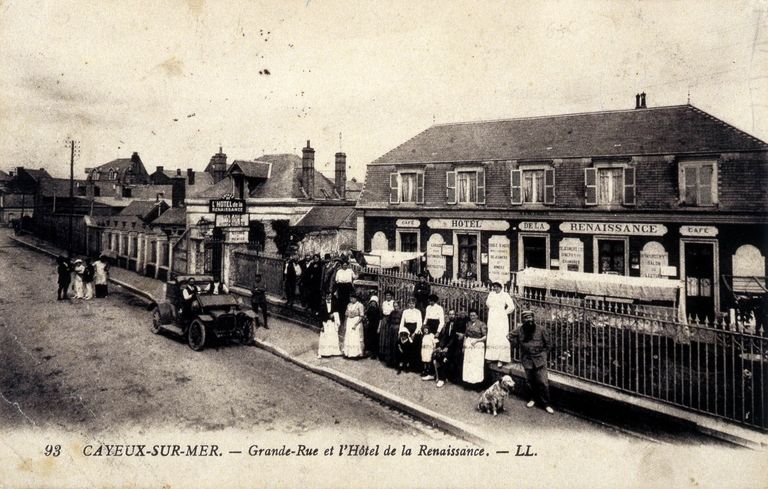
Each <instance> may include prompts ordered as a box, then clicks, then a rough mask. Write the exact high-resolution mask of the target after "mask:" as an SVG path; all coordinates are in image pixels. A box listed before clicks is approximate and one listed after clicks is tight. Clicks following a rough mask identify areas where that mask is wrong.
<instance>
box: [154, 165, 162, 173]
mask: <svg viewBox="0 0 768 489" xmlns="http://www.w3.org/2000/svg"><path fill="white" fill-rule="evenodd" d="M155 172H156V173H163V167H162V166H158V167H157V170H156V171H155Z"/></svg>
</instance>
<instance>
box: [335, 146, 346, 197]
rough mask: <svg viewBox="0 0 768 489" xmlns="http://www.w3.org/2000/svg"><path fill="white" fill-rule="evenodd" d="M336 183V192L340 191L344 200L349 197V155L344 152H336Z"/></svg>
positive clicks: (340, 195)
mask: <svg viewBox="0 0 768 489" xmlns="http://www.w3.org/2000/svg"><path fill="white" fill-rule="evenodd" d="M334 176H335V183H336V192H338V193H339V197H341V199H342V200H346V198H347V155H346V154H344V153H336V172H335V174H334Z"/></svg>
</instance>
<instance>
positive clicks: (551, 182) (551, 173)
mask: <svg viewBox="0 0 768 489" xmlns="http://www.w3.org/2000/svg"><path fill="white" fill-rule="evenodd" d="M544 203H545V204H554V203H555V170H554V169H551V170H544Z"/></svg>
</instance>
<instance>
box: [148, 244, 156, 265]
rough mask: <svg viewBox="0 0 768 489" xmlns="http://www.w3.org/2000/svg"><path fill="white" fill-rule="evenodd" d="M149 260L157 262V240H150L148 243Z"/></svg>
mask: <svg viewBox="0 0 768 489" xmlns="http://www.w3.org/2000/svg"><path fill="white" fill-rule="evenodd" d="M149 262H150V263H157V241H150V243H149Z"/></svg>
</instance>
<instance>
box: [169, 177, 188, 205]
mask: <svg viewBox="0 0 768 489" xmlns="http://www.w3.org/2000/svg"><path fill="white" fill-rule="evenodd" d="M186 196H187V185H186V180H185V179H184V177H183V176H179V177H173V178H172V179H171V207H184V199H185V198H186Z"/></svg>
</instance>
